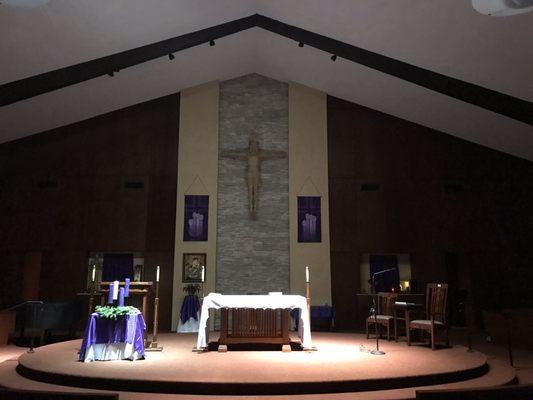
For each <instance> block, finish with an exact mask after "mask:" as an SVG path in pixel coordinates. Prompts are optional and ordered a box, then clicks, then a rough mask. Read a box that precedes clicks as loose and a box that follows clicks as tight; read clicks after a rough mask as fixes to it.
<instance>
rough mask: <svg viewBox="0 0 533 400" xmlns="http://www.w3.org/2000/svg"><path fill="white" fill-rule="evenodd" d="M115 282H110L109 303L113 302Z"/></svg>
mask: <svg viewBox="0 0 533 400" xmlns="http://www.w3.org/2000/svg"><path fill="white" fill-rule="evenodd" d="M113 286H114V285H113V284H112V283H111V284H109V295H108V296H107V303H108V304H113Z"/></svg>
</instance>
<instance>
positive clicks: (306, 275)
mask: <svg viewBox="0 0 533 400" xmlns="http://www.w3.org/2000/svg"><path fill="white" fill-rule="evenodd" d="M305 283H309V266H308V265H306V266H305Z"/></svg>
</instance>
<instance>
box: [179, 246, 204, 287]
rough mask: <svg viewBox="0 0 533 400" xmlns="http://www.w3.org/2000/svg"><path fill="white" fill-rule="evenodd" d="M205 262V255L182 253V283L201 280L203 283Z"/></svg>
mask: <svg viewBox="0 0 533 400" xmlns="http://www.w3.org/2000/svg"><path fill="white" fill-rule="evenodd" d="M205 260H206V254H205V253H184V254H183V274H182V282H184V283H189V282H202V278H204V281H205V273H206V271H205ZM202 271H203V277H202Z"/></svg>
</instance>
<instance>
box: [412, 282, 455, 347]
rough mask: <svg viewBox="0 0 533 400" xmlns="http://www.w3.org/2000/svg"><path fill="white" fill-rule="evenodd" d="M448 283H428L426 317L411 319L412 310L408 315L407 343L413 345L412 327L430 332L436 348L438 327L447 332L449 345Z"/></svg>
mask: <svg viewBox="0 0 533 400" xmlns="http://www.w3.org/2000/svg"><path fill="white" fill-rule="evenodd" d="M447 297H448V284H447V283H428V285H427V287H426V318H427V319H415V320H411V312H408V313H407V315H406V319H407V322H406V326H407V327H408V328H407V344H408V345H409V346H411V329H419V330H423V331H426V332H429V334H430V335H431V349H432V350H435V335H436V333H437V330H438V329H444V330H445V332H446V346H449V344H450V343H449V338H448V325H447V324H446V301H447Z"/></svg>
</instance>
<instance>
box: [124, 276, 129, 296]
mask: <svg viewBox="0 0 533 400" xmlns="http://www.w3.org/2000/svg"><path fill="white" fill-rule="evenodd" d="M129 296H130V278H126V284H125V285H124V297H129Z"/></svg>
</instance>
